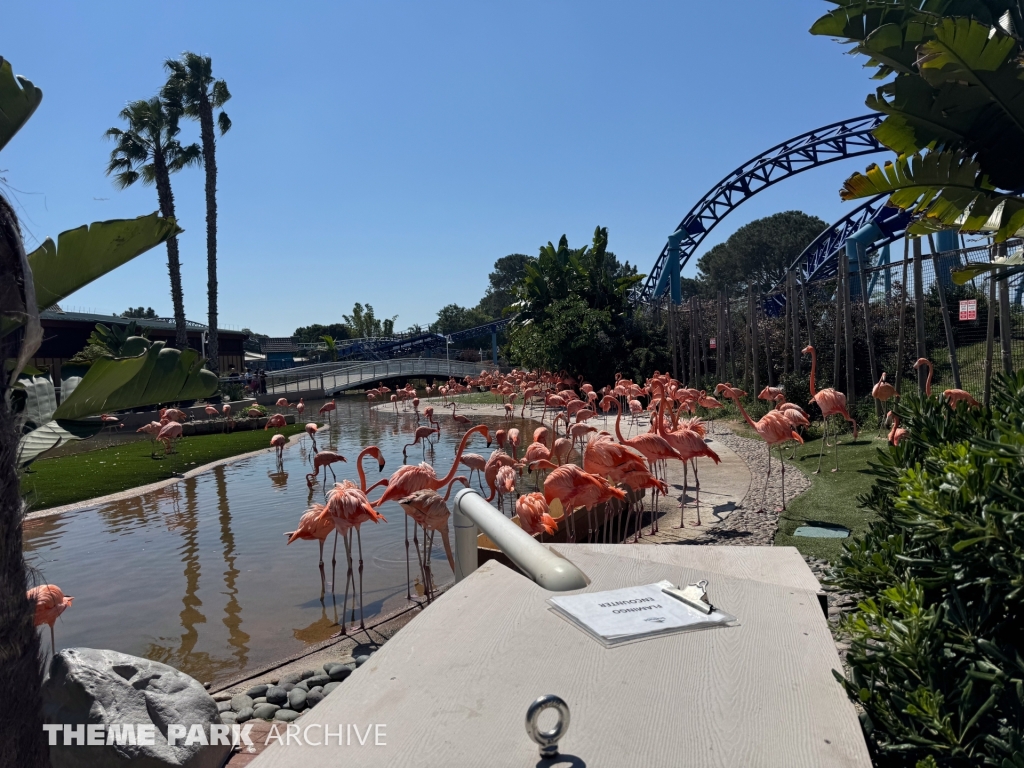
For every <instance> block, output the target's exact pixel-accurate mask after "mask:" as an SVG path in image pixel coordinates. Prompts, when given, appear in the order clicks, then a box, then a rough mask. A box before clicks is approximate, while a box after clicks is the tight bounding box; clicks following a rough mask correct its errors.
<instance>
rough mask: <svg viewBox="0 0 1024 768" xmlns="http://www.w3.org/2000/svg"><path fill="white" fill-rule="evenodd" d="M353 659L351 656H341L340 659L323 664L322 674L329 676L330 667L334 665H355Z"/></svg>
mask: <svg viewBox="0 0 1024 768" xmlns="http://www.w3.org/2000/svg"><path fill="white" fill-rule="evenodd" d="M355 661H356V660H355V659H353V658H352V657H351V656H342V657H341V658H340V659H334V660H333V661H328V662H325V663H324V674H330V671H331V667H333V666H334V665H335V664H355Z"/></svg>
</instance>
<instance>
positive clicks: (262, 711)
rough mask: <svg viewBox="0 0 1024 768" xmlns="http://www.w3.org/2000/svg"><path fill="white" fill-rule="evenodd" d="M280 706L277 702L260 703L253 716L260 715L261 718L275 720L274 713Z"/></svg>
mask: <svg viewBox="0 0 1024 768" xmlns="http://www.w3.org/2000/svg"><path fill="white" fill-rule="evenodd" d="M279 709H280V707H279V706H277V705H276V704H259V705H257V706H256V708H255V709H253V711H252V716H253V717H258V718H259V719H260V720H273V719H274V714H275V713H276V712H277V710H279Z"/></svg>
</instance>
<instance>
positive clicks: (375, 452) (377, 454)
mask: <svg viewBox="0 0 1024 768" xmlns="http://www.w3.org/2000/svg"><path fill="white" fill-rule="evenodd" d="M366 456H373V458H375V459H376V460H377V471H378V472H383V471H384V454H382V453H381V450H380V448H378V447H377V446H376V445H368V446H367V447H366V448H363V450H361V451H360V452H359V455H358V456H356V472H358V473H359V490H361V491H362V492H363V493H369V492H370V491H372V490H373V489H374V488H376V487H377V486H378V485H383V486H384V487H387V484H388V479H387V478H384V479H383V480H378V481H377V482H376V483H374V484H373V485H371V486H370V487H369V488H367V487H366V473H365V472H364V471H363V459H364V458H365V457H366Z"/></svg>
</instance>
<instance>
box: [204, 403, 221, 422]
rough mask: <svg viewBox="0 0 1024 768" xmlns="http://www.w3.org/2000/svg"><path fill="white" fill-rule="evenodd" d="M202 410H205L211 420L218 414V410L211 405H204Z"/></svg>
mask: <svg viewBox="0 0 1024 768" xmlns="http://www.w3.org/2000/svg"><path fill="white" fill-rule="evenodd" d="M203 410H204V411H206V415H207V416H209V417H210V419H211V420H212V419H215V418H217V417H218V416H220V411H218V410H217V409H216V408H214V407H213V406H212V405H208V406H206V407H205V408H204V409H203Z"/></svg>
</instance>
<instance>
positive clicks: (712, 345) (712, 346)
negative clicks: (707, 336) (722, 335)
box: [710, 336, 718, 349]
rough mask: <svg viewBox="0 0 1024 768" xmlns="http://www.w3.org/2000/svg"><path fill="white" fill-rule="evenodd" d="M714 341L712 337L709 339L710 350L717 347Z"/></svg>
mask: <svg viewBox="0 0 1024 768" xmlns="http://www.w3.org/2000/svg"><path fill="white" fill-rule="evenodd" d="M715 341H716V339H715V337H714V336H712V337H711V345H710V346H711V349H717V348H718V345H717V344H716V343H715Z"/></svg>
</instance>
